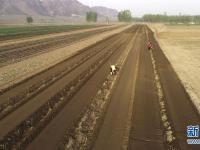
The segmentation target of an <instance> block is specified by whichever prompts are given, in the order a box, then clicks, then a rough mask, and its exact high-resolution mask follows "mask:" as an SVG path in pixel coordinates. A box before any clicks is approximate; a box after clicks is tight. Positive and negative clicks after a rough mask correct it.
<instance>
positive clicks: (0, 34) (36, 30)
mask: <svg viewBox="0 0 200 150" xmlns="http://www.w3.org/2000/svg"><path fill="white" fill-rule="evenodd" d="M96 26H97V25H60V26H35V25H29V26H17V27H16V26H10V27H6V26H0V40H3V39H9V38H13V37H16V38H17V37H20V36H23V37H24V36H33V35H42V34H47V33H58V32H66V31H71V30H78V29H88V28H94V27H96Z"/></svg>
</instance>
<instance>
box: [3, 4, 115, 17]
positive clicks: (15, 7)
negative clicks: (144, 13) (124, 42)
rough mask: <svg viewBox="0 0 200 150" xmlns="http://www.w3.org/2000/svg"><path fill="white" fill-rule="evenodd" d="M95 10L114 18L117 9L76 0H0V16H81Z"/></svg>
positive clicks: (101, 14)
mask: <svg viewBox="0 0 200 150" xmlns="http://www.w3.org/2000/svg"><path fill="white" fill-rule="evenodd" d="M88 11H96V12H97V13H98V14H99V16H101V17H109V18H116V17H117V13H118V12H117V11H116V10H114V9H109V8H106V7H92V8H91V7H89V6H86V5H84V4H82V3H80V2H79V1H77V0H0V16H7V15H30V16H48V17H55V16H65V17H81V16H85V14H86V12H88Z"/></svg>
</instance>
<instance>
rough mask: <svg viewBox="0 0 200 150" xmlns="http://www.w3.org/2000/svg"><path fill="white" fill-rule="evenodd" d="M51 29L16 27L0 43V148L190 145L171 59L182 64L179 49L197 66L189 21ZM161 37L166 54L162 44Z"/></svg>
mask: <svg viewBox="0 0 200 150" xmlns="http://www.w3.org/2000/svg"><path fill="white" fill-rule="evenodd" d="M149 27H150V28H149ZM58 28H59V27H58ZM174 28H177V29H174ZM196 28H197V27H196ZM186 29H187V27H185V30H186ZM58 30H59V31H57V29H56V31H55V30H54V31H52V33H50V32H46V33H44V32H43V31H42V32H39V31H38V35H37V34H35V33H30V34H29V33H27V35H30V37H29V38H27V35H26V34H22V32H21V31H20V32H21V33H20V32H18V33H17V32H16V34H15V35H16V36H10V35H9V34H7V35H4V36H5V38H4V40H2V41H1V43H0V49H1V50H0V149H3V150H10V149H28V150H36V149H37V150H40V149H41V150H44V149H48V150H55V149H63V150H64V149H66V150H79V149H86V150H87V149H88V150H89V149H93V150H119V149H136V150H137V149H139V150H146V149H147V148H148V149H152V150H171V149H173V150H179V149H188V150H198V149H199V148H198V147H196V146H194V145H188V144H187V142H186V141H187V135H186V130H185V128H186V126H187V125H190V124H199V123H200V118H199V113H198V112H197V109H196V107H195V106H196V105H194V104H193V103H192V102H191V100H192V98H190V96H189V95H190V93H187V92H186V91H185V87H184V84H183V83H182V81H183V80H182V78H181V77H179V76H180V74H179V73H177V72H178V71H177V70H176V67H175V65H174V64H176V63H175V62H174V60H178V62H177V63H179V62H181V63H184V60H182V59H180V58H179V57H178V56H179V53H180V51H181V52H183V50H182V49H183V48H184V49H185V50H184V52H183V53H184V55H187V56H189V53H190V52H188V53H187V49H188V48H190V49H192V50H191V51H193V52H191V55H192V56H190V63H194V64H196V65H197V63H198V62H196V61H197V60H199V57H198V56H199V55H197V54H199V53H198V52H197V53H195V52H196V51H195V49H196V50H197V49H198V47H199V45H198V44H199V41H198V40H199V39H198V38H197V37H198V33H196V32H197V31H198V28H197V29H195V30H194V31H192V35H191V33H190V32H191V31H190V29H188V31H187V30H186V31H187V32H184V33H182V32H183V31H182V29H181V30H179V27H167V26H164V25H153V26H152V25H151V26H150V25H149V26H147V25H145V24H116V25H110V26H107V25H103V26H100V27H99V26H98V27H91V28H90V27H88V28H87V29H78V30H74V29H72V28H71V29H69V31H68V30H67V32H66V30H64V31H61V30H63V29H62V27H61V28H60V29H58ZM44 31H45V30H44ZM153 31H154V32H153ZM30 32H32V31H30ZM155 33H156V37H155V35H154V34H155ZM193 33H194V34H193ZM195 33H196V34H195ZM42 34H43V35H42ZM174 34H175V35H176V36H174ZM18 35H20V36H19V37H20V38H18V39H16V37H18ZM183 35H187V36H188V37H190V40H189V41H188V40H185V41H184V40H183V39H182V38H183ZM193 36H194V37H193ZM6 37H9V38H6ZM168 37H169V38H168ZM156 38H157V39H156ZM172 39H173V40H172ZM148 41H151V42H152V48H151V49H148V48H147V45H146V44H147V43H148ZM170 42H171V43H170ZM169 43H170V44H171V47H174V48H175V50H174V51H176V50H179V52H177V51H176V53H175V54H176V55H173V54H174V51H173V54H171V55H170V53H169V54H168V53H166V51H167V50H168V49H167V48H168V47H170V44H169ZM185 43H187V44H185ZM179 44H180V45H183V44H184V47H179V49H177V47H178V46H177V45H179ZM160 45H161V46H160ZM171 47H170V49H171ZM194 54H196V55H194ZM166 56H167V57H166ZM169 56H170V57H169ZM173 57H175V58H174V59H171V58H173ZM181 57H183V56H181ZM194 58H196V59H194ZM184 59H186V58H184ZM194 64H193V65H194ZM198 64H199V63H198ZM111 65H114V66H116V68H118V69H117V70H116V72H115V73H113V74H111V73H110V69H111V68H110V66H111ZM183 66H187V65H186V63H185V64H184V65H183ZM183 66H182V67H181V69H182V68H183ZM179 67H180V66H179ZM187 69H191V68H187ZM192 73H193V74H192V75H195V73H196V72H195V71H194V72H192ZM185 74H186V73H185ZM190 76H191V74H190ZM180 79H181V80H180ZM196 79H197V80H198V78H196ZM191 86H192V84H191ZM186 89H187V88H186ZM194 91H195V90H194ZM180 106H181V107H180Z"/></svg>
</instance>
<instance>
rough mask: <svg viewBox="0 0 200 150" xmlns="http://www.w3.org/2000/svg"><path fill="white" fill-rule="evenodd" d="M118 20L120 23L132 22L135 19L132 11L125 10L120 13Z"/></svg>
mask: <svg viewBox="0 0 200 150" xmlns="http://www.w3.org/2000/svg"><path fill="white" fill-rule="evenodd" d="M118 20H119V21H120V22H131V21H133V17H132V14H131V11H130V10H124V11H121V12H119V13H118Z"/></svg>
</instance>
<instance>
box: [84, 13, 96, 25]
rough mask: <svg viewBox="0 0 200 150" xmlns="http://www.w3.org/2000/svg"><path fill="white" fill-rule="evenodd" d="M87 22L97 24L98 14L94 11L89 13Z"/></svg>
mask: <svg viewBox="0 0 200 150" xmlns="http://www.w3.org/2000/svg"><path fill="white" fill-rule="evenodd" d="M86 20H87V21H88V22H97V13H96V12H93V11H90V12H87V14H86Z"/></svg>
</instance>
